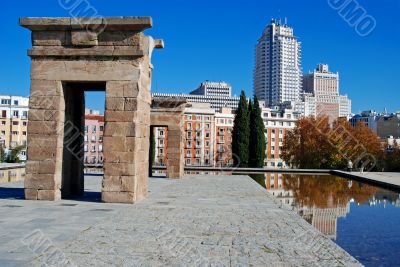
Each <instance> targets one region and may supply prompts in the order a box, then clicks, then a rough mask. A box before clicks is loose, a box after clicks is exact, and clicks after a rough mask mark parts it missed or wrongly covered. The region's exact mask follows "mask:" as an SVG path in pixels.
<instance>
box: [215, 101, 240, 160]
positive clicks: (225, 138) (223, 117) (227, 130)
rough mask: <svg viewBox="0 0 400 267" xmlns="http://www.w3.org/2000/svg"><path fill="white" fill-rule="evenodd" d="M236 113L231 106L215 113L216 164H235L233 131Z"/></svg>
mask: <svg viewBox="0 0 400 267" xmlns="http://www.w3.org/2000/svg"><path fill="white" fill-rule="evenodd" d="M234 119H235V115H234V114H233V113H232V109H230V108H221V110H220V111H219V112H217V113H215V133H216V139H215V142H216V144H215V149H216V151H215V166H218V167H226V166H233V164H234V163H233V157H234V155H233V154H232V131H233V121H234Z"/></svg>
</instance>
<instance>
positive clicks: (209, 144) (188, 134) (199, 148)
mask: <svg viewBox="0 0 400 267" xmlns="http://www.w3.org/2000/svg"><path fill="white" fill-rule="evenodd" d="M184 130H185V136H184V146H185V149H184V157H185V165H186V166H213V165H214V152H215V150H214V149H215V143H214V141H215V110H214V109H213V108H211V107H210V105H209V104H192V107H189V108H186V109H185V115H184Z"/></svg>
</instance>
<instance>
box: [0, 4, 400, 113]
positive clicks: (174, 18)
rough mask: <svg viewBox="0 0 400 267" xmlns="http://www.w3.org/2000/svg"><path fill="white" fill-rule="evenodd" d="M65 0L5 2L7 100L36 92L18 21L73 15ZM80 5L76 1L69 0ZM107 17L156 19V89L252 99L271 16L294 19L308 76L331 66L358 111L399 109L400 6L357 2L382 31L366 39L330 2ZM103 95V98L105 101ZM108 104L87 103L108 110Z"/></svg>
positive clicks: (171, 8) (117, 10)
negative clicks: (260, 44)
mask: <svg viewBox="0 0 400 267" xmlns="http://www.w3.org/2000/svg"><path fill="white" fill-rule="evenodd" d="M59 1H61V2H67V1H66V0H40V1H33V0H25V1H18V0H15V1H1V3H0V8H1V10H2V16H1V18H0V25H1V26H0V36H1V41H0V46H1V48H2V49H1V51H2V55H1V64H0V94H17V95H28V94H29V67H30V60H29V58H28V57H27V56H26V50H27V49H28V48H29V47H30V45H31V44H30V35H29V31H28V30H26V29H23V28H21V27H19V26H18V18H19V17H27V16H31V17H39V16H58V17H63V16H64V17H65V16H70V15H69V13H68V10H64V9H63V8H62V7H61V6H60V5H59ZM70 1H71V2H74V1H76V0H70ZM89 2H90V3H91V4H92V5H93V6H94V7H95V8H96V9H97V10H98V13H99V15H102V16H152V17H153V22H154V27H153V28H152V29H150V30H147V31H146V34H149V35H152V36H154V37H156V38H162V39H164V41H165V44H166V47H165V49H163V50H156V51H155V54H154V56H153V63H154V66H155V69H154V75H153V85H152V90H153V91H154V92H176V93H179V92H189V91H190V90H191V89H194V88H195V87H196V86H198V85H199V84H200V82H202V81H203V80H218V81H220V80H221V81H227V82H229V83H231V84H232V86H233V88H234V93H235V94H239V92H240V90H241V89H245V90H246V92H247V94H252V72H253V64H254V46H255V44H256V42H257V39H258V38H259V37H260V35H261V32H262V30H263V28H264V26H265V25H266V24H268V23H269V21H270V19H271V18H272V17H274V18H284V17H287V18H288V23H289V25H290V26H292V27H294V29H295V34H296V35H297V36H298V37H299V38H300V40H301V41H302V43H303V45H302V46H303V61H302V64H303V69H304V72H308V71H309V70H312V69H313V68H314V66H315V65H316V64H317V63H320V62H324V63H328V64H329V65H330V66H331V69H332V70H333V71H339V72H340V75H341V93H343V94H344V93H346V94H348V95H349V96H350V98H351V99H352V100H353V112H358V111H360V110H365V109H370V108H374V109H377V110H378V111H381V110H383V108H385V107H387V108H388V110H390V111H395V110H400V97H399V96H400V93H399V89H400V88H399V82H398V80H397V79H398V77H399V76H400V67H399V63H400V53H399V47H400V46H399V42H400V28H399V26H400V25H399V15H398V12H399V10H400V1H398V0H380V1H376V0H358V2H359V3H360V4H361V5H362V6H363V7H364V8H365V9H366V10H367V12H368V14H370V15H371V16H373V17H374V18H375V19H376V21H377V27H376V29H375V30H374V31H373V32H372V34H370V35H369V36H367V37H360V36H359V35H357V33H356V32H355V31H354V29H353V28H351V27H350V26H348V24H347V23H346V22H345V21H344V20H343V19H342V18H341V17H340V16H339V15H338V13H337V11H335V10H333V9H332V8H331V7H330V6H329V5H328V0H253V1H251V0H247V1H244V0H230V1H228V0H199V1H188V0H186V1H182V0H179V1H178V0H170V1H165V0H164V1H159V0H149V1H143V0H140V1H139V0H131V1H127V0H112V1H104V0H103V1H100V0H89ZM103 97H104V96H103ZM103 102H104V99H102V98H101V97H100V96H95V97H91V99H90V100H88V104H89V105H90V106H92V107H94V108H97V107H100V108H101V107H102V106H103Z"/></svg>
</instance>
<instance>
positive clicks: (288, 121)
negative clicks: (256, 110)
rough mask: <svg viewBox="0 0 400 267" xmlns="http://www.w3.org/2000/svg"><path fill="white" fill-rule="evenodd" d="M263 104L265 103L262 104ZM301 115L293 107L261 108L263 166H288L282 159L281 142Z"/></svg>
mask: <svg viewBox="0 0 400 267" xmlns="http://www.w3.org/2000/svg"><path fill="white" fill-rule="evenodd" d="M264 106H265V105H264ZM301 116H302V114H301V113H299V112H296V111H294V110H293V109H279V108H272V109H271V108H265V107H263V108H262V117H263V120H264V125H265V138H266V141H267V142H266V143H267V146H266V152H265V155H266V159H265V166H266V167H269V168H286V167H288V166H287V165H286V163H285V162H284V160H283V159H282V157H281V156H282V149H283V143H284V140H285V137H286V133H287V132H288V131H290V130H292V129H293V128H295V126H296V121H297V120H298V119H299V118H300V117H301Z"/></svg>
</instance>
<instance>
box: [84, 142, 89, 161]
mask: <svg viewBox="0 0 400 267" xmlns="http://www.w3.org/2000/svg"><path fill="white" fill-rule="evenodd" d="M84 150H85V152H87V151H88V146H87V145H85V146H84ZM86 161H87V159H86Z"/></svg>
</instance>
